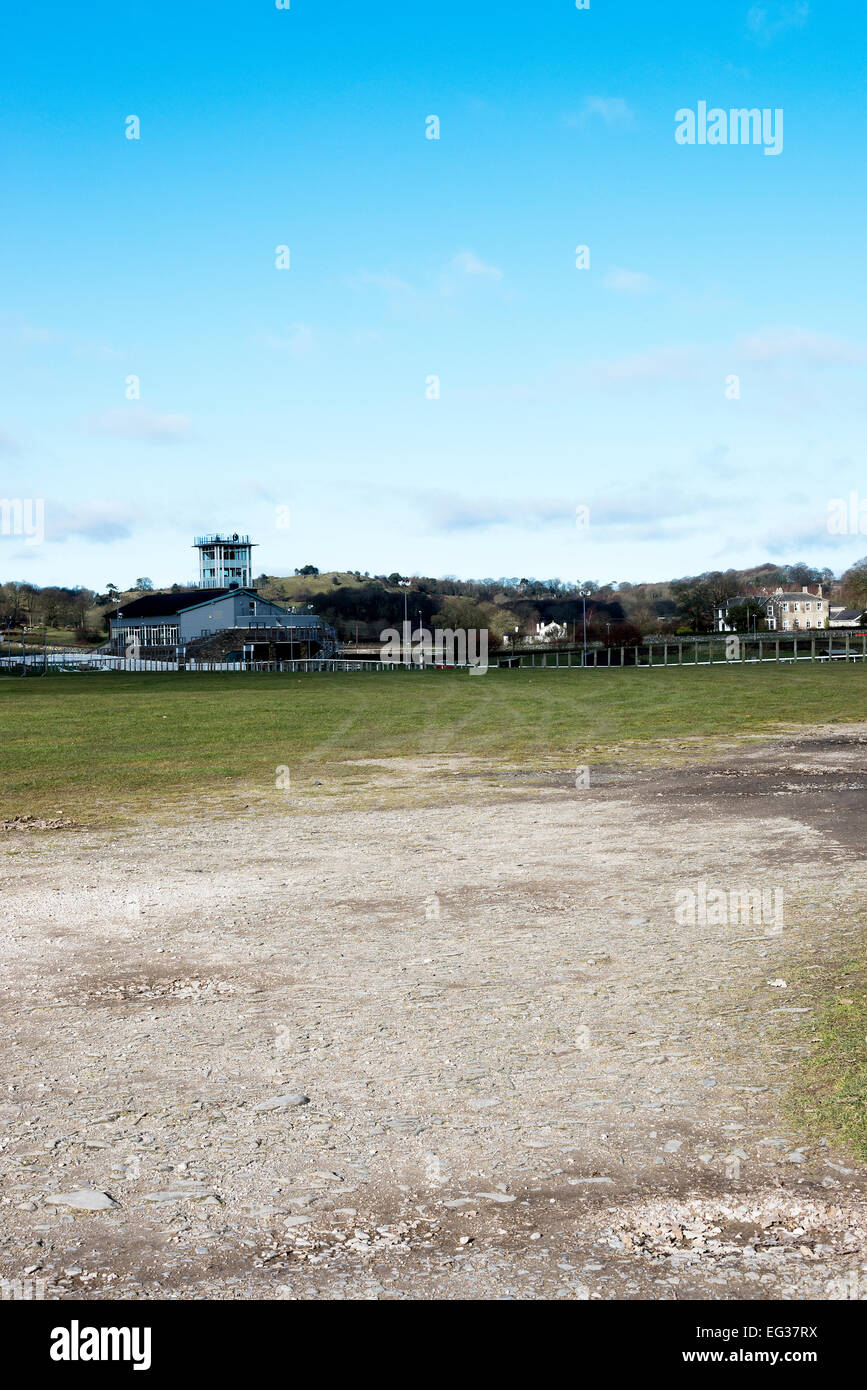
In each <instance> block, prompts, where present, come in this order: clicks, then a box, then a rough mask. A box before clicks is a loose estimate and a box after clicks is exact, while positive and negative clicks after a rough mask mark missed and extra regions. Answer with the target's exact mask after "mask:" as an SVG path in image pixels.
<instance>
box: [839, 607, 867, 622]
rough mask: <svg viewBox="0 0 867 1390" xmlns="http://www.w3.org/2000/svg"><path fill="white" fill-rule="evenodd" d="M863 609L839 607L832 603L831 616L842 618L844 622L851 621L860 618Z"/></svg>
mask: <svg viewBox="0 0 867 1390" xmlns="http://www.w3.org/2000/svg"><path fill="white" fill-rule="evenodd" d="M863 611H864V610H863V609H862V608H838V607H837V605H836V604H832V605H831V617H832V618H837V619H842V621H843V622H851V621H852V620H853V619H854V618H860V617H861V614H862V612H863Z"/></svg>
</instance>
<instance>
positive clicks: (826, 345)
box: [736, 328, 865, 365]
mask: <svg viewBox="0 0 867 1390" xmlns="http://www.w3.org/2000/svg"><path fill="white" fill-rule="evenodd" d="M736 346H737V349H738V351H739V352H740V353H741V354H742V355H743V356H744V357H746V358H747V359H748V360H750V361H752V362H766V363H773V362H781V361H791V360H795V361H799V362H802V363H804V364H813V365H815V364H819V363H827V362H851V363H856V362H863V361H864V360H865V350H864V348H863V347H860V346H858V345H857V344H856V343H848V342H846V341H845V340H844V339H843V338H835V337H834V336H833V335H832V334H830V333H811V332H809V331H807V330H806V329H803V328H775V329H766V330H764V331H761V332H758V333H747V334H744V335H742V337H741V338H739V340H738V342H737V344H736Z"/></svg>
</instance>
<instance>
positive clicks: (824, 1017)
mask: <svg viewBox="0 0 867 1390" xmlns="http://www.w3.org/2000/svg"><path fill="white" fill-rule="evenodd" d="M832 978H833V979H835V980H837V981H838V983H837V985H836V987H835V991H834V993H833V995H832V996H831V998H830V999H828V1000H827V1001H826V1002H825V1003H824V1004H823V1005H822V1006H821V1007H820V1010H819V1017H818V1023H817V1022H816V1021H815V1020H814V1021H813V1022H812V1023H811V1025H810V1029H811V1032H812V1034H813V1044H814V1046H813V1051H812V1053H811V1055H810V1057H809V1058H808V1060H807V1061H806V1062H805V1063H804V1064H803V1066H802V1068H801V1071H800V1075H799V1077H798V1080H797V1082H796V1084H795V1086H794V1088H793V1091H792V1095H791V1097H790V1102H789V1112H790V1114H791V1116H792V1118H793V1119H794V1120H795V1121H796V1123H798V1124H799V1125H800V1126H801V1127H802V1128H803V1129H804V1130H805V1131H806V1132H807V1133H808V1134H810V1135H811V1136H813V1137H814V1138H825V1137H827V1138H828V1139H830V1140H832V1141H833V1142H836V1143H837V1144H838V1145H840V1146H841V1147H844V1148H847V1149H849V1150H850V1151H851V1152H852V1153H853V1154H855V1155H857V1157H858V1158H861V1159H867V951H863V952H862V953H861V954H860V955H858V956H856V957H855V958H854V959H852V960H850V961H848V962H847V963H846V964H845V965H844V966H842V967H841V968H838V969H837V970H835V971H834V972H833V976H832Z"/></svg>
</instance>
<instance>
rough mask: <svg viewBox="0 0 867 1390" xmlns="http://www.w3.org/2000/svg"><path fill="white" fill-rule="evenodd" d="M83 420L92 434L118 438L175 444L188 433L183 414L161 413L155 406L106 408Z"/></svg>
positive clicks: (186, 422) (187, 421)
mask: <svg viewBox="0 0 867 1390" xmlns="http://www.w3.org/2000/svg"><path fill="white" fill-rule="evenodd" d="M85 424H86V428H87V429H88V430H89V431H90V433H91V434H109V435H114V436H115V438H117V439H130V440H137V441H140V442H142V443H149V444H177V443H179V442H180V441H182V440H184V439H187V438H189V434H190V421H189V419H188V418H187V416H186V415H160V414H159V413H158V412H157V411H155V410H148V409H147V408H146V407H145V406H135V405H130V406H128V407H126V408H123V407H121V408H120V409H118V410H108V411H106V412H105V413H104V414H102V415H95V416H93V417H91V419H89V420H87V421H86V422H85Z"/></svg>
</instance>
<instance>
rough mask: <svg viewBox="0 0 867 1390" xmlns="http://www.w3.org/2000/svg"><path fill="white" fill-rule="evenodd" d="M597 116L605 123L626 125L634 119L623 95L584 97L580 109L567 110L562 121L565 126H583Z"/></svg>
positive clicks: (633, 114) (632, 112)
mask: <svg viewBox="0 0 867 1390" xmlns="http://www.w3.org/2000/svg"><path fill="white" fill-rule="evenodd" d="M597 116H598V117H599V119H600V120H602V121H604V122H605V124H606V125H611V126H628V125H632V123H633V122H634V120H635V112H634V111H633V110H632V107H631V106H630V105H629V102H628V101H625V100H624V98H623V97H596V96H591V97H585V98H584V105H583V106H582V107H581V110H580V111H577V112H574V111H571V112H567V114H566V115H565V116H564V117H563V121H564V123H565V124H566V125H567V126H572V127H575V126H583V125H586V124H587V122H588V121H590V120H593V119H594V118H595V117H597Z"/></svg>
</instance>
